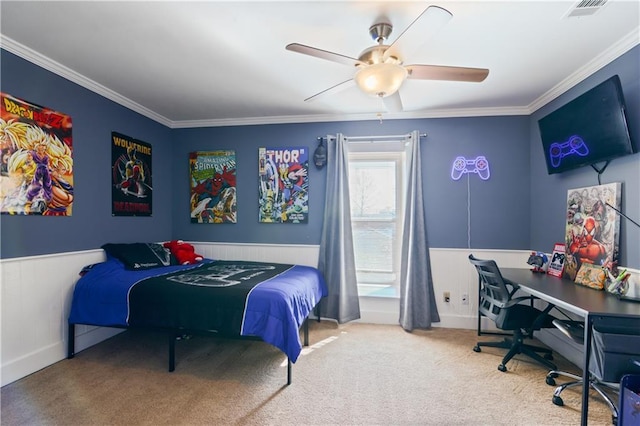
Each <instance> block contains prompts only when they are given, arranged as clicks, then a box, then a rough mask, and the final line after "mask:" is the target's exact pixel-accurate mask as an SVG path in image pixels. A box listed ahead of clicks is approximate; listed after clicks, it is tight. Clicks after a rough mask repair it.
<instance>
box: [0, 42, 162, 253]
mask: <svg viewBox="0 0 640 426" xmlns="http://www.w3.org/2000/svg"><path fill="white" fill-rule="evenodd" d="M0 62H1V69H0V75H1V76H2V80H1V83H2V84H1V86H0V87H1V88H2V91H3V92H5V93H8V94H10V95H12V96H15V97H17V98H21V99H24V100H26V101H29V102H31V103H35V104H38V105H43V106H46V107H48V108H51V109H54V110H56V111H60V112H63V113H65V114H69V115H70V116H71V118H72V120H73V166H74V196H75V199H74V202H73V212H72V215H71V216H70V217H43V216H9V215H1V216H0V227H1V228H0V229H1V232H2V241H1V242H0V256H1V257H2V258H11V257H19V256H32V255H38V254H48V253H57V252H68V251H75V250H86V249H95V248H99V247H100V246H101V245H102V244H104V243H106V242H109V241H114V242H118V241H119V242H134V241H159V240H160V241H161V240H166V239H170V238H171V235H172V233H171V219H172V218H171V202H172V194H171V191H170V185H171V174H170V173H167V172H166V171H167V170H170V169H171V164H172V161H171V129H168V128H167V127H165V126H163V125H161V124H158V123H156V122H155V121H152V120H150V119H148V118H146V117H143V116H141V115H140V114H138V113H135V112H133V111H131V110H129V109H127V108H125V107H123V106H120V105H119V104H116V103H114V102H112V101H110V100H107V99H106V98H104V97H102V96H100V95H97V94H95V93H94V92H92V91H90V90H87V89H85V88H83V87H81V86H78V85H77V84H75V83H72V82H70V81H69V80H66V79H64V78H61V77H60V76H58V75H56V74H54V73H51V72H49V71H46V70H44V69H42V68H40V67H38V66H35V65H33V64H31V63H30V62H28V61H25V60H23V59H22V58H19V57H17V56H15V55H13V54H11V53H9V52H7V51H5V50H2V56H1V57H0ZM112 131H117V132H120V133H123V134H125V135H127V136H130V137H132V138H136V139H140V140H143V141H145V142H148V143H150V144H151V145H152V148H153V158H152V161H153V163H152V167H151V169H152V172H153V184H154V192H153V216H152V217H147V218H142V217H137V218H125V217H112V216H111V176H110V172H111V132H112Z"/></svg>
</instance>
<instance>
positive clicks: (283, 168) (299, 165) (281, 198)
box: [258, 147, 309, 223]
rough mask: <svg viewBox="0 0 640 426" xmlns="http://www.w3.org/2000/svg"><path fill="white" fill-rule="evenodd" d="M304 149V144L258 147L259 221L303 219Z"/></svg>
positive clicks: (306, 184) (305, 199)
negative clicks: (300, 145) (286, 146)
mask: <svg viewBox="0 0 640 426" xmlns="http://www.w3.org/2000/svg"><path fill="white" fill-rule="evenodd" d="M308 151H309V150H308V149H307V148H305V147H293V148H259V149H258V162H259V163H258V169H259V175H260V187H259V188H258V193H259V204H260V207H259V213H258V220H259V222H262V223H307V221H308V216H309V192H308V189H309V177H308V175H309V173H308V172H309V152H308Z"/></svg>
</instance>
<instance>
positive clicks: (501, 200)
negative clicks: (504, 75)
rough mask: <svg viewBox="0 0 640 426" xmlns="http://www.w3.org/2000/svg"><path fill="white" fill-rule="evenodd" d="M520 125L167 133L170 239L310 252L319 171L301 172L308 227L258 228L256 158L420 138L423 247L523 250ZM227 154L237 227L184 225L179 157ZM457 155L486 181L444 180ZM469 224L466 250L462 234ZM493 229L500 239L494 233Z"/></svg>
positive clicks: (439, 123)
mask: <svg viewBox="0 0 640 426" xmlns="http://www.w3.org/2000/svg"><path fill="white" fill-rule="evenodd" d="M528 121H529V120H528V118H527V117H524V116H508V117H474V118H439V119H421V120H389V121H383V123H382V124H380V122H379V121H377V120H375V121H357V122H332V123H306V124H280V125H264V126H232V127H210V128H195V129H176V130H174V132H173V138H174V144H173V157H174V158H175V161H174V162H173V176H174V180H173V193H174V194H175V203H174V205H173V230H174V237H176V238H181V239H185V240H198V241H218V242H256V243H276V244H277V243H283V244H319V242H320V232H321V228H322V214H323V210H324V199H325V193H324V192H325V178H326V168H325V169H322V170H320V171H319V170H317V169H316V168H315V166H313V165H312V166H310V171H309V186H310V189H309V223H308V224H295V225H294V224H262V223H258V148H259V147H262V146H269V147H280V146H283V147H284V146H305V147H308V148H309V149H310V150H311V152H313V150H315V148H316V146H317V144H318V142H317V137H319V136H323V135H327V134H336V133H343V134H345V135H347V136H372V135H400V134H406V133H409V132H411V131H412V130H419V131H420V132H421V133H426V134H427V137H426V138H422V141H421V154H422V165H423V191H424V199H425V208H426V215H427V232H428V240H429V245H430V246H431V247H439V248H460V247H469V246H470V247H472V248H495V249H528V247H529V228H528V226H527V225H526V224H527V223H528V222H529V208H528V205H527V204H528V190H529V177H528V175H529V173H528V171H529V152H528V144H529V136H528V135H529V124H528ZM217 149H235V150H236V160H237V164H238V174H237V193H238V223H237V224H225V225H208V224H191V223H190V221H189V193H188V191H186V188H188V185H189V174H188V173H189V170H188V154H189V152H192V151H206V150H217ZM458 155H463V156H465V157H467V158H475V157H476V156H478V155H485V156H486V157H487V159H488V160H489V162H490V167H491V178H490V179H489V180H488V181H483V180H481V179H480V178H479V177H478V176H477V175H467V176H463V178H462V179H460V180H459V181H453V180H452V179H451V166H452V163H453V161H454V159H455V158H456V157H457V156H458ZM468 219H469V220H470V223H471V229H470V245H469V233H468V228H467V222H468ZM497 224H499V225H500V230H499V231H498V232H496V226H497Z"/></svg>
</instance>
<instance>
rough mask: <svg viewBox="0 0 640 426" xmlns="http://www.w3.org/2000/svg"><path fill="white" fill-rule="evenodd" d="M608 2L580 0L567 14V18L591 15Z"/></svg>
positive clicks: (603, 0) (602, 0) (605, 0)
mask: <svg viewBox="0 0 640 426" xmlns="http://www.w3.org/2000/svg"><path fill="white" fill-rule="evenodd" d="M607 1H608V0H581V1H579V2H578V3H576V4H575V5H574V6H573V7H572V8H571V9H569V12H568V13H567V17H568V18H572V17H576V16H578V17H579V16H589V15H593V14H595V13H596V12H598V11H599V10H600V9H602V8H603V7H604V6H605V5H606V4H607Z"/></svg>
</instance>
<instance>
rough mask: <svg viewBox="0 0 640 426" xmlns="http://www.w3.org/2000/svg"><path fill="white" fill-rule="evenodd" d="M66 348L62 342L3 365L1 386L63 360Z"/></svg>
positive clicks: (0, 372)
mask: <svg viewBox="0 0 640 426" xmlns="http://www.w3.org/2000/svg"><path fill="white" fill-rule="evenodd" d="M65 352H66V348H65V347H64V344H63V343H62V342H57V343H55V344H53V345H50V346H45V347H43V348H41V349H39V350H37V351H35V352H31V353H28V354H25V355H24V356H22V357H20V358H17V359H14V360H12V361H11V362H8V363H6V364H3V365H2V367H1V370H0V382H1V383H2V386H4V385H7V384H9V383H11V382H14V381H16V380H18V379H21V378H23V377H25V376H27V375H29V374H32V373H35V372H36V371H39V370H42V369H43V368H45V367H48V366H49V365H51V364H54V363H56V362H58V361H60V360H62V359H64V358H65V356H66V355H65Z"/></svg>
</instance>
